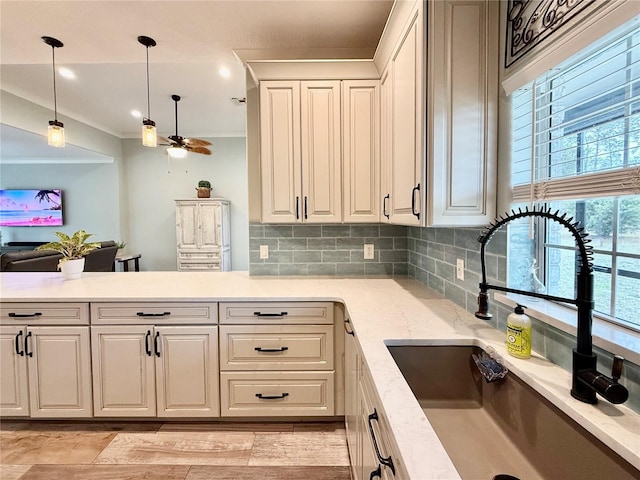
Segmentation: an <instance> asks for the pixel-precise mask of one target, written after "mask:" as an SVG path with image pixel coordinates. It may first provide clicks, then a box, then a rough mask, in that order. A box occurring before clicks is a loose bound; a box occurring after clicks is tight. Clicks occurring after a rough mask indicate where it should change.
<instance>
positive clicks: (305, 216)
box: [304, 195, 307, 220]
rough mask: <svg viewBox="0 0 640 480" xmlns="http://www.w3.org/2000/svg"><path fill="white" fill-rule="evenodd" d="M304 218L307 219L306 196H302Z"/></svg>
mask: <svg viewBox="0 0 640 480" xmlns="http://www.w3.org/2000/svg"><path fill="white" fill-rule="evenodd" d="M304 219H305V220H306V219H307V196H306V195H305V196H304Z"/></svg>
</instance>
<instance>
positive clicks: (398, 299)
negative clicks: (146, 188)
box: [0, 272, 640, 480]
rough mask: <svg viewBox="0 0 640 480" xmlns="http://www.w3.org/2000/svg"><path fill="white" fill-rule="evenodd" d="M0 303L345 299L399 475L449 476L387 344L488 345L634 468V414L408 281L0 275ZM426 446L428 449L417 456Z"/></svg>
mask: <svg viewBox="0 0 640 480" xmlns="http://www.w3.org/2000/svg"><path fill="white" fill-rule="evenodd" d="M0 294H1V298H2V302H96V301H99V302H105V301H125V302H145V301H154V302H155V301H172V302H176V301H193V302H196V301H216V302H222V301H260V300H262V301H264V300H269V301H333V302H341V303H344V305H345V306H346V310H347V312H348V315H349V318H350V320H351V322H352V324H353V328H354V329H355V331H356V334H357V338H358V340H359V343H360V346H361V348H362V352H363V355H364V360H365V362H366V364H367V366H368V367H369V369H370V371H371V376H372V378H373V382H374V384H375V388H376V390H377V393H378V396H379V397H380V400H381V402H382V406H383V409H384V411H385V415H386V416H387V418H388V421H389V425H390V428H391V430H392V433H393V436H394V439H395V441H396V444H397V447H398V449H399V451H400V454H401V457H402V463H403V464H404V466H405V467H406V470H407V473H408V474H409V476H410V477H411V478H415V479H421V480H422V479H447V480H448V479H455V478H459V477H458V474H457V472H456V470H455V468H454V466H453V464H452V463H451V461H450V460H449V457H448V456H447V454H446V452H445V450H444V448H443V447H442V445H441V443H440V441H439V439H438V437H437V435H436V433H435V432H434V430H433V429H432V428H431V426H430V424H429V422H428V420H427V418H426V416H425V415H424V414H423V412H422V409H421V408H420V406H419V404H418V402H417V401H416V400H415V398H414V396H413V394H412V392H411V390H410V388H409V386H408V385H407V383H406V381H405V380H404V377H403V376H402V374H401V373H400V370H399V369H398V367H397V366H396V364H395V362H394V360H393V358H392V357H391V355H390V353H389V351H388V349H387V348H386V345H387V344H394V345H401V344H440V345H456V344H458V345H460V344H467V345H468V344H474V345H478V346H480V347H485V348H486V347H487V346H493V347H494V348H495V349H496V351H497V352H498V354H499V355H501V356H502V357H503V359H504V362H505V365H506V366H507V367H508V368H509V369H510V370H511V371H513V372H514V373H515V374H516V375H518V376H519V377H520V378H521V379H522V380H524V381H525V382H526V383H528V384H529V385H531V386H532V387H533V388H534V389H535V390H537V391H538V392H539V393H540V394H542V395H543V396H544V397H545V398H547V399H548V400H549V401H550V402H551V403H553V404H554V405H555V406H557V407H558V408H560V409H561V410H562V411H563V412H565V413H566V414H567V415H569V416H570V417H571V418H573V419H574V420H575V421H577V422H578V423H579V424H580V425H582V426H583V427H584V428H585V429H586V430H588V431H589V432H591V433H592V434H593V435H594V436H595V437H596V438H598V439H600V440H601V441H602V442H603V443H604V444H606V445H607V446H609V447H610V448H611V449H612V450H614V451H616V452H617V453H618V454H620V456H622V457H623V458H625V459H626V460H627V461H628V462H629V463H631V464H632V465H634V466H635V467H636V468H637V469H639V470H640V414H638V413H636V412H634V411H632V410H630V409H629V408H627V407H625V406H624V405H611V404H609V403H607V402H606V401H604V400H600V401H599V403H598V404H597V405H588V404H584V403H581V402H578V401H577V400H574V399H573V398H572V397H571V396H570V393H569V389H570V385H571V376H570V374H569V372H567V371H565V370H563V369H562V368H560V367H558V366H556V365H553V364H551V363H549V362H548V361H546V360H545V359H544V358H542V357H541V356H540V355H538V354H536V352H533V356H532V358H531V359H529V360H518V359H514V358H512V357H508V356H507V354H506V349H505V347H504V334H503V333H501V332H499V331H498V330H496V329H494V328H493V327H491V326H490V325H488V324H486V323H484V322H482V321H480V320H477V319H476V318H475V317H474V316H473V315H471V314H470V313H468V312H466V311H465V310H464V309H462V308H460V307H458V306H456V305H455V304H454V303H452V302H451V301H449V300H447V299H444V298H443V297H442V296H440V295H439V294H437V293H435V292H433V291H432V290H429V289H428V288H426V287H424V286H422V285H421V284H419V283H418V282H416V281H414V280H410V279H395V280H394V279H389V278H339V277H323V278H313V277H252V276H249V275H248V273H247V272H225V273H209V272H205V273H198V272H138V273H135V274H134V273H124V272H115V273H112V272H109V273H85V274H83V277H82V278H81V279H79V280H71V281H66V282H65V281H63V279H62V275H61V274H59V273H1V274H0ZM427 453H428V455H427Z"/></svg>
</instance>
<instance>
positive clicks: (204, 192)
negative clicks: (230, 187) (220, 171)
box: [196, 180, 212, 198]
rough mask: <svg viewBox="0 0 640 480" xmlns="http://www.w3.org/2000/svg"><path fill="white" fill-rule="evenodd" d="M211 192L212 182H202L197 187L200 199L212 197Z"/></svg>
mask: <svg viewBox="0 0 640 480" xmlns="http://www.w3.org/2000/svg"><path fill="white" fill-rule="evenodd" d="M211 190H212V189H211V182H209V181H208V180H200V181H199V182H198V186H197V187H196V191H197V192H198V198H209V197H210V196H211Z"/></svg>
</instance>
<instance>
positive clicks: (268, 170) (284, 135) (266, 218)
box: [260, 81, 302, 223]
mask: <svg viewBox="0 0 640 480" xmlns="http://www.w3.org/2000/svg"><path fill="white" fill-rule="evenodd" d="M260 168H261V172H260V176H261V186H262V221H263V223H291V222H299V221H301V212H302V210H301V203H300V202H301V200H302V198H301V196H302V194H301V188H302V183H301V171H300V168H301V164H300V82H297V81H291V82H288V81H263V82H260Z"/></svg>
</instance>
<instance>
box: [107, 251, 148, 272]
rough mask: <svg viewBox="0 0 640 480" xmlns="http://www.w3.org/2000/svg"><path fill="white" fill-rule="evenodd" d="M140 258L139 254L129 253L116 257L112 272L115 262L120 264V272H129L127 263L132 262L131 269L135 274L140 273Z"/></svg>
mask: <svg viewBox="0 0 640 480" xmlns="http://www.w3.org/2000/svg"><path fill="white" fill-rule="evenodd" d="M140 257H142V254H141V253H129V254H124V255H117V256H116V260H115V262H114V263H113V270H114V271H115V269H116V262H117V263H120V264H122V271H123V272H128V271H129V262H130V261H131V260H133V267H134V270H135V271H136V272H139V271H140Z"/></svg>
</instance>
